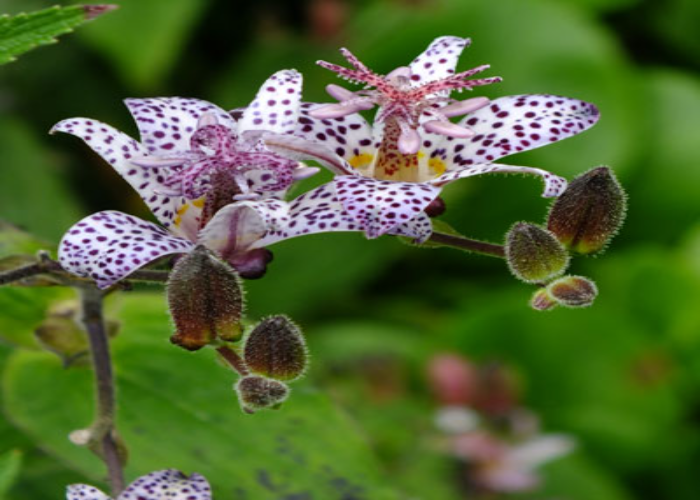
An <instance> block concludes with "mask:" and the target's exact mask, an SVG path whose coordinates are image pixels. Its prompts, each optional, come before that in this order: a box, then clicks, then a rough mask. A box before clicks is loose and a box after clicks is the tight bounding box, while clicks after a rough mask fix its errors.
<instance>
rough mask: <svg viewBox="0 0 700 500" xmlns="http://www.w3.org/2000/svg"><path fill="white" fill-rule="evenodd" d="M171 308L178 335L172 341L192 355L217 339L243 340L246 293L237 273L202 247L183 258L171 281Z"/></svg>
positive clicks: (173, 272) (169, 283)
mask: <svg viewBox="0 0 700 500" xmlns="http://www.w3.org/2000/svg"><path fill="white" fill-rule="evenodd" d="M168 305H169V307H170V314H172V317H173V320H174V322H175V328H176V330H177V331H176V334H175V335H173V336H172V337H170V341H171V342H172V343H173V344H177V345H179V346H181V347H184V348H185V349H188V350H190V351H196V350H197V349H200V348H202V347H204V346H205V345H207V344H210V343H211V342H213V341H214V340H216V339H217V338H219V339H222V340H228V341H235V340H238V339H240V338H241V335H242V329H241V316H242V315H243V291H242V288H241V284H240V280H239V279H238V275H237V274H236V272H235V271H234V270H233V269H232V268H231V267H230V266H229V265H228V264H226V263H224V262H222V261H221V260H219V259H218V258H217V257H216V256H215V255H214V254H212V253H211V252H210V251H209V250H207V249H206V248H204V247H202V246H199V247H197V248H195V249H194V250H193V251H191V252H190V253H188V254H186V255H185V256H184V257H182V258H181V259H180V260H179V261H178V262H177V264H176V265H175V268H174V269H173V271H172V273H170V279H169V280H168Z"/></svg>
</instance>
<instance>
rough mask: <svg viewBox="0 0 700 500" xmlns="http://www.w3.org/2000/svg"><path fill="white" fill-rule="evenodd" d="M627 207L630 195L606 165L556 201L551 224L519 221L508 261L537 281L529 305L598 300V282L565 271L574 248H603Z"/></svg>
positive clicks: (582, 251) (521, 275)
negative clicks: (626, 193) (544, 226)
mask: <svg viewBox="0 0 700 500" xmlns="http://www.w3.org/2000/svg"><path fill="white" fill-rule="evenodd" d="M625 212H626V196H625V193H624V191H623V190H622V187H621V186H620V184H619V183H618V181H617V179H615V176H614V175H613V173H612V171H611V170H610V169H609V168H607V167H598V168H595V169H593V170H590V171H588V172H586V173H584V174H582V175H580V176H579V177H577V178H576V179H574V180H573V181H572V182H571V183H570V184H569V186H568V188H567V189H566V191H564V193H563V194H562V195H561V196H559V197H558V198H557V199H556V201H555V202H554V203H553V205H552V208H551V210H550V212H549V216H548V218H547V228H546V229H545V228H543V227H541V226H538V225H536V224H531V223H528V222H519V223H517V224H515V225H514V226H513V227H512V228H511V230H510V231H509V232H508V234H507V235H506V244H505V254H506V260H507V262H508V267H509V268H510V270H511V272H512V273H513V274H514V275H515V276H516V277H517V278H518V279H520V280H522V281H524V282H526V283H531V284H535V285H538V286H539V287H540V288H539V289H538V290H537V291H536V292H535V293H534V295H533V297H532V299H531V301H530V305H531V306H532V308H533V309H536V310H539V311H545V310H551V309H553V308H555V307H557V306H564V307H587V306H590V305H591V304H592V303H593V301H594V300H595V298H596V296H597V294H598V289H597V287H596V285H595V283H594V282H593V281H592V280H590V279H589V278H586V277H583V276H571V275H564V273H565V272H566V270H567V269H568V267H569V263H570V254H578V255H594V254H597V253H600V252H601V251H602V250H603V249H604V248H605V247H606V246H607V244H608V243H609V242H610V240H611V239H612V238H613V237H614V236H615V234H617V232H618V230H619V228H620V226H621V225H622V223H623V221H624V218H625Z"/></svg>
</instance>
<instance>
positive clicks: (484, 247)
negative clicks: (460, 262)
mask: <svg viewBox="0 0 700 500" xmlns="http://www.w3.org/2000/svg"><path fill="white" fill-rule="evenodd" d="M429 241H432V242H435V243H440V244H441V245H446V246H450V247H454V248H459V249H460V250H466V251H467V252H474V253H479V254H482V255H490V256H491V257H500V258H504V257H505V256H506V252H505V248H504V247H503V245H497V244H495V243H487V242H485V241H479V240H472V239H471V238H465V237H464V236H456V235H453V234H445V233H438V232H433V234H432V235H431V236H430V238H429Z"/></svg>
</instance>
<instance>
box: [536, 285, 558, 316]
mask: <svg viewBox="0 0 700 500" xmlns="http://www.w3.org/2000/svg"><path fill="white" fill-rule="evenodd" d="M557 305H558V303H557V301H556V299H555V298H554V297H552V296H551V295H550V294H549V292H548V291H547V289H546V288H540V289H539V290H537V291H536V292H535V293H533V294H532V298H531V299H530V307H532V308H533V309H534V310H536V311H551V310H552V309H554V308H555V307H557Z"/></svg>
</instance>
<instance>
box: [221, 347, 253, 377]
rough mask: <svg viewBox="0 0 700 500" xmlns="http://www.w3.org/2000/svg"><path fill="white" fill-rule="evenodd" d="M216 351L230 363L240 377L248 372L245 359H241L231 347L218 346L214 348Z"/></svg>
mask: <svg viewBox="0 0 700 500" xmlns="http://www.w3.org/2000/svg"><path fill="white" fill-rule="evenodd" d="M216 352H218V353H219V354H221V357H223V358H224V359H225V360H226V362H227V363H228V364H229V365H231V368H233V369H234V370H236V371H237V372H238V374H239V375H241V376H242V377H245V376H246V375H248V374H250V371H248V367H247V366H246V364H245V361H243V358H241V357H240V356H239V355H238V353H237V352H236V351H234V350H233V349H231V348H230V347H227V346H225V345H224V346H220V347H217V348H216Z"/></svg>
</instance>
